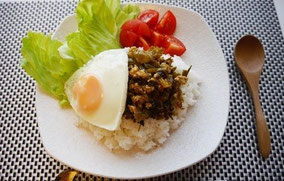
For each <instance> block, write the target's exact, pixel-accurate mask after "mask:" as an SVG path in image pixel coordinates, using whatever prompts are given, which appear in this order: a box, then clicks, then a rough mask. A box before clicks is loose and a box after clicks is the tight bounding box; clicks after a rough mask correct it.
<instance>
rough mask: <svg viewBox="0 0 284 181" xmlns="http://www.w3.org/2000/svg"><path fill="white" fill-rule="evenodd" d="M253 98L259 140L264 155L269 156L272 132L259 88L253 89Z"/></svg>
mask: <svg viewBox="0 0 284 181" xmlns="http://www.w3.org/2000/svg"><path fill="white" fill-rule="evenodd" d="M252 98H253V104H254V110H255V116H256V132H257V141H258V146H259V149H260V153H261V155H262V157H264V158H267V157H268V156H269V153H270V134H269V129H268V126H267V123H266V119H265V117H264V114H263V112H262V109H261V104H260V100H259V95H258V89H252Z"/></svg>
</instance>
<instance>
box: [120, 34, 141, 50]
mask: <svg viewBox="0 0 284 181" xmlns="http://www.w3.org/2000/svg"><path fill="white" fill-rule="evenodd" d="M137 38H138V36H137V34H136V33H133V32H131V31H128V30H121V32H120V43H121V45H122V46H123V47H131V46H133V45H135V43H136V41H137Z"/></svg>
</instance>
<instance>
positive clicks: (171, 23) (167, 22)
mask: <svg viewBox="0 0 284 181" xmlns="http://www.w3.org/2000/svg"><path fill="white" fill-rule="evenodd" d="M155 29H156V30H157V31H158V32H160V33H162V34H167V35H172V34H174V32H175V30H176V17H175V15H174V14H173V13H172V12H171V11H167V12H166V13H165V14H164V16H163V17H162V19H161V20H160V22H159V23H158V24H157V26H156V28H155Z"/></svg>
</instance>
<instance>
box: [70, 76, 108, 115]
mask: <svg viewBox="0 0 284 181" xmlns="http://www.w3.org/2000/svg"><path fill="white" fill-rule="evenodd" d="M73 94H74V97H75V99H76V100H77V106H78V108H79V109H80V110H82V111H84V112H94V111H95V110H96V109H97V108H98V107H99V105H100V103H101V101H102V98H103V93H102V86H101V84H100V81H99V80H98V79H97V78H96V77H95V76H94V75H84V76H82V77H80V78H79V79H78V80H77V81H76V83H75V85H74V87H73Z"/></svg>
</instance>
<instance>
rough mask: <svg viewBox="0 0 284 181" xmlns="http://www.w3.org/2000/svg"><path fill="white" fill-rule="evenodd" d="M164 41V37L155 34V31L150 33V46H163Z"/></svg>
mask: <svg viewBox="0 0 284 181" xmlns="http://www.w3.org/2000/svg"><path fill="white" fill-rule="evenodd" d="M164 40H165V36H164V35H162V34H160V33H158V32H156V31H153V32H152V36H151V44H152V45H153V46H158V47H162V46H163V44H164Z"/></svg>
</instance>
